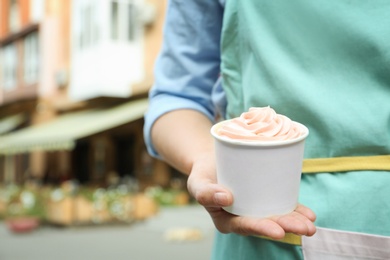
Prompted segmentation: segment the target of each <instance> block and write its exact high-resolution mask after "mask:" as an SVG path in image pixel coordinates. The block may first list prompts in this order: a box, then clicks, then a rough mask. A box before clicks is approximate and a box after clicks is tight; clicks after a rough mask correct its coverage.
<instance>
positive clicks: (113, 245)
mask: <svg viewBox="0 0 390 260" xmlns="http://www.w3.org/2000/svg"><path fill="white" fill-rule="evenodd" d="M214 232H215V229H214V226H213V224H212V221H211V219H210V217H209V215H208V214H207V213H206V211H205V210H204V209H203V208H202V207H200V206H198V205H191V206H180V207H163V208H161V209H160V211H159V213H158V214H157V216H155V217H152V218H149V219H146V220H144V221H138V222H134V223H131V224H121V225H119V224H115V225H101V226H74V227H54V226H50V225H43V226H41V227H39V228H38V229H37V230H34V231H33V232H31V233H24V234H15V233H11V232H10V231H9V230H8V229H7V227H6V226H5V223H4V222H0V260H51V259H55V260H69V259H72V260H79V259H80V260H89V259H91V260H100V259H105V260H106V259H115V260H122V259H126V260H171V259H174V260H176V259H185V260H195V259H196V260H202V259H210V255H211V248H212V243H213V238H214Z"/></svg>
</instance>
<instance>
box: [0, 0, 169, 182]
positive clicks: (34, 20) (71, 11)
mask: <svg viewBox="0 0 390 260" xmlns="http://www.w3.org/2000/svg"><path fill="white" fill-rule="evenodd" d="M166 2H167V1H166V0H73V1H58V0H0V17H1V18H0V55H1V56H0V183H10V182H15V183H23V182H24V181H26V180H27V179H36V180H40V181H43V182H48V183H59V182H61V181H64V180H68V179H76V180H78V181H79V182H81V183H85V184H106V183H107V181H109V180H110V178H111V179H112V178H118V177H119V178H120V177H132V178H135V179H137V180H138V181H139V183H140V184H141V185H142V186H147V185H151V184H159V185H163V186H164V185H167V184H168V182H169V180H170V174H171V169H170V168H169V167H168V166H167V165H165V164H164V163H162V162H160V161H156V160H154V159H152V158H151V157H150V156H149V155H148V154H147V152H146V149H145V146H144V140H143V135H142V127H143V114H144V113H145V111H146V109H147V99H146V97H147V91H148V90H149V88H150V87H151V85H152V82H153V64H154V60H155V59H156V57H157V54H158V51H159V49H160V46H161V36H162V28H163V20H164V15H165V8H166Z"/></svg>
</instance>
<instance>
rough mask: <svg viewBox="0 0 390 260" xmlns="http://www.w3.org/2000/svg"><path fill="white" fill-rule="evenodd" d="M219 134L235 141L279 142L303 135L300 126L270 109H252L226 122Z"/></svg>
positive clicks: (218, 131)
mask: <svg viewBox="0 0 390 260" xmlns="http://www.w3.org/2000/svg"><path fill="white" fill-rule="evenodd" d="M217 134H218V135H220V136H225V137H228V138H231V139H235V140H245V141H279V140H291V139H295V138H297V137H299V136H301V135H302V134H303V129H302V128H301V127H300V125H299V124H298V123H296V122H294V121H292V120H291V119H290V118H288V117H286V116H284V115H280V114H277V113H276V112H275V110H273V109H272V108H270V107H269V106H268V107H252V108H250V109H249V110H248V112H244V113H242V114H241V116H240V117H237V118H234V119H231V120H228V121H226V122H225V123H224V124H222V126H221V127H220V128H219V129H218V130H217Z"/></svg>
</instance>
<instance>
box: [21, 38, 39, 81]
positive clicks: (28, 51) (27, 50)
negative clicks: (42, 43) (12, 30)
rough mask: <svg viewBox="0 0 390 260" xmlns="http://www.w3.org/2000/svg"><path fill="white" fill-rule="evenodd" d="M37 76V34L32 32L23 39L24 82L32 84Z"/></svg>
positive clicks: (36, 79)
mask: <svg viewBox="0 0 390 260" xmlns="http://www.w3.org/2000/svg"><path fill="white" fill-rule="evenodd" d="M38 74H39V40H38V33H37V32H33V33H30V34H29V35H27V36H26V38H25V39H24V82H25V83H27V84H33V83H36V82H37V81H38Z"/></svg>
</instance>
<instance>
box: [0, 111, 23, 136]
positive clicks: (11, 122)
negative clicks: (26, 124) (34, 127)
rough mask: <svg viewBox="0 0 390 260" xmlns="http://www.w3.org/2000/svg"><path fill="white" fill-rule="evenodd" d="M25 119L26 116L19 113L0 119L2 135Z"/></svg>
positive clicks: (0, 133)
mask: <svg viewBox="0 0 390 260" xmlns="http://www.w3.org/2000/svg"><path fill="white" fill-rule="evenodd" d="M24 120H25V116H24V115H23V114H17V115H12V116H8V117H6V118H3V119H1V120H0V135H2V134H5V133H7V132H9V131H11V130H13V129H15V128H16V127H17V126H19V125H20V124H21V123H23V121H24Z"/></svg>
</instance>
